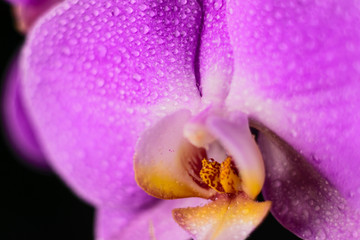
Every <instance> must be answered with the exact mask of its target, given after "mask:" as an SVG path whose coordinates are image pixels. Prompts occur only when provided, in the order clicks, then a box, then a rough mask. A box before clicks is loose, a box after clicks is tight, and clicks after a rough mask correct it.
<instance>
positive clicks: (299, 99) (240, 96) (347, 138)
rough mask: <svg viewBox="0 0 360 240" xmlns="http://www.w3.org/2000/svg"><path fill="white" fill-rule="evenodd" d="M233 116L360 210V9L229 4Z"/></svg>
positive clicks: (248, 0) (250, 1)
mask: <svg viewBox="0 0 360 240" xmlns="http://www.w3.org/2000/svg"><path fill="white" fill-rule="evenodd" d="M227 16H228V24H229V32H230V39H231V42H232V44H233V46H234V59H235V70H234V79H233V85H232V86H231V93H230V94H229V98H228V99H227V103H228V106H229V107H230V108H231V109H238V110H242V111H244V112H246V113H248V114H249V115H250V116H251V117H252V118H254V119H256V120H258V121H260V122H262V123H263V124H264V125H266V126H267V127H268V128H270V129H271V130H273V131H275V132H276V134H278V135H279V136H281V137H282V138H283V139H284V140H285V141H286V142H288V143H289V144H290V145H292V146H294V148H295V149H296V150H297V151H299V152H301V153H302V154H303V155H304V157H305V158H306V160H307V161H308V162H309V163H310V164H311V165H313V166H314V167H315V169H317V170H318V171H319V172H320V174H322V175H323V176H324V177H325V178H326V179H328V180H329V182H330V183H331V184H333V185H334V187H335V188H336V189H338V190H339V192H340V194H341V195H343V196H344V197H345V198H346V199H347V200H348V201H350V202H351V203H352V204H353V205H354V206H355V207H357V208H359V207H360V177H359V176H360V161H359V159H360V147H359V146H360V139H359V137H358V133H359V132H360V124H359V123H360V112H359V107H360V106H359V103H360V47H359V42H360V29H359V28H358V27H357V26H359V24H360V8H359V4H358V3H357V1H352V0H343V1H334V0H330V1H310V0H303V1H272V0H244V1H230V3H229V6H228V15H227Z"/></svg>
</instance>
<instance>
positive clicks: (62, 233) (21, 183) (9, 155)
mask: <svg viewBox="0 0 360 240" xmlns="http://www.w3.org/2000/svg"><path fill="white" fill-rule="evenodd" d="M0 17H1V19H0V77H1V83H2V84H1V90H2V87H3V82H4V76H5V72H6V69H7V66H8V63H9V62H10V60H11V58H12V56H13V55H14V54H15V52H16V51H17V49H18V48H19V47H20V46H21V43H22V42H23V40H24V39H23V36H22V35H21V34H19V33H17V32H16V30H15V29H14V22H13V18H12V15H11V9H10V7H9V6H8V5H7V4H6V3H4V2H3V1H2V0H0ZM1 92H2V91H1ZM1 121H2V119H1ZM1 126H3V124H2V123H1ZM0 129H1V142H0V159H1V161H0V164H1V166H0V177H1V179H0V184H1V188H0V189H1V198H0V199H1V204H0V210H1V212H0V218H1V222H2V223H1V225H0V226H1V227H0V237H1V239H4V240H13V239H16V240H43V239H44V240H57V239H59V240H60V239H61V240H65V239H66V240H72V239H74V240H91V239H93V221H94V220H93V219H94V210H93V209H92V207H90V206H88V205H87V204H85V203H84V202H82V201H81V200H79V199H78V198H77V197H76V196H74V195H73V194H72V192H71V191H70V190H69V189H68V188H67V187H66V186H65V185H64V184H63V183H62V181H61V180H60V179H59V178H58V177H57V176H56V175H55V174H53V173H52V172H46V171H40V170H37V169H34V168H32V167H31V166H28V165H26V164H25V163H24V162H23V161H22V160H21V159H20V158H19V157H18V156H17V155H16V153H15V152H14V151H12V150H11V147H10V146H9V145H10V144H9V143H8V139H7V137H5V135H4V129H3V128H0ZM249 239H252V240H260V239H286V240H292V239H294V240H295V239H298V238H296V237H295V236H294V235H292V234H291V233H290V232H288V231H287V230H286V229H284V228H283V227H282V226H281V225H280V224H279V223H277V221H276V220H275V219H274V218H273V217H272V216H271V214H269V216H268V217H267V218H266V219H265V221H264V222H263V223H262V224H261V226H260V227H258V228H257V230H256V231H255V232H253V233H252V235H251V236H250V238H249Z"/></svg>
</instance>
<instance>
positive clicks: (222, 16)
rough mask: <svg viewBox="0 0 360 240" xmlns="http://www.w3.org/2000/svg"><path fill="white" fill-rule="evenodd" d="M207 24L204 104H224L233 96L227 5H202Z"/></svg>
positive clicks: (201, 63) (201, 59)
mask: <svg viewBox="0 0 360 240" xmlns="http://www.w3.org/2000/svg"><path fill="white" fill-rule="evenodd" d="M201 4H202V11H203V22H202V28H201V39H200V45H199V56H198V67H199V69H198V70H199V81H200V89H201V91H202V101H203V102H204V103H205V104H208V103H212V104H213V103H214V102H222V101H224V99H225V97H226V96H227V94H228V93H229V90H230V83H231V79H232V74H233V64H234V63H233V61H234V60H233V52H232V46H231V43H230V39H229V32H228V26H227V21H226V6H225V3H223V1H202V3H201Z"/></svg>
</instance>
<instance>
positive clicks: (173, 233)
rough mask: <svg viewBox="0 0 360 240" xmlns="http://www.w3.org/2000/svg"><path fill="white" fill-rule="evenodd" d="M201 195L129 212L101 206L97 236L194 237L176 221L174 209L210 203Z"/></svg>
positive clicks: (132, 239)
mask: <svg viewBox="0 0 360 240" xmlns="http://www.w3.org/2000/svg"><path fill="white" fill-rule="evenodd" d="M207 202H208V201H207V200H203V199H200V198H186V199H177V200H169V201H159V202H158V203H157V204H156V205H152V206H148V207H147V208H142V209H138V210H134V211H133V212H129V211H126V210H124V209H123V210H119V209H100V210H99V211H98V214H97V234H96V239H101V240H143V239H151V240H152V239H156V240H168V239H174V240H184V239H190V235H189V233H187V232H186V231H185V230H183V229H182V228H181V227H179V225H178V224H177V223H176V222H175V221H174V219H173V217H172V210H173V209H174V208H184V207H189V206H198V205H200V204H205V203H207Z"/></svg>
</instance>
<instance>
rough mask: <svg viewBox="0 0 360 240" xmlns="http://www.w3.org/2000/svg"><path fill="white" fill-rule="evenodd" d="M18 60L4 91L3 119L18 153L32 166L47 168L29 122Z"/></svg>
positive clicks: (11, 70)
mask: <svg viewBox="0 0 360 240" xmlns="http://www.w3.org/2000/svg"><path fill="white" fill-rule="evenodd" d="M20 90H21V87H20V76H19V68H18V61H17V58H16V59H15V60H14V61H13V65H12V67H11V69H10V72H9V75H8V77H7V83H6V87H5V91H4V101H3V104H4V107H3V119H4V122H5V125H6V129H5V130H6V132H7V134H8V137H9V138H10V140H11V141H12V142H13V144H14V146H15V148H16V150H17V153H18V154H20V155H22V156H23V157H24V159H26V160H28V161H29V162H30V163H31V164H33V165H35V166H37V167H40V168H47V167H48V165H47V163H46V160H45V158H44V155H43V153H42V150H41V148H40V146H39V143H38V141H37V139H36V136H35V134H34V131H33V129H32V127H31V124H30V122H29V119H28V116H27V112H26V110H25V109H24V105H23V99H22V95H21V91H20Z"/></svg>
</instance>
